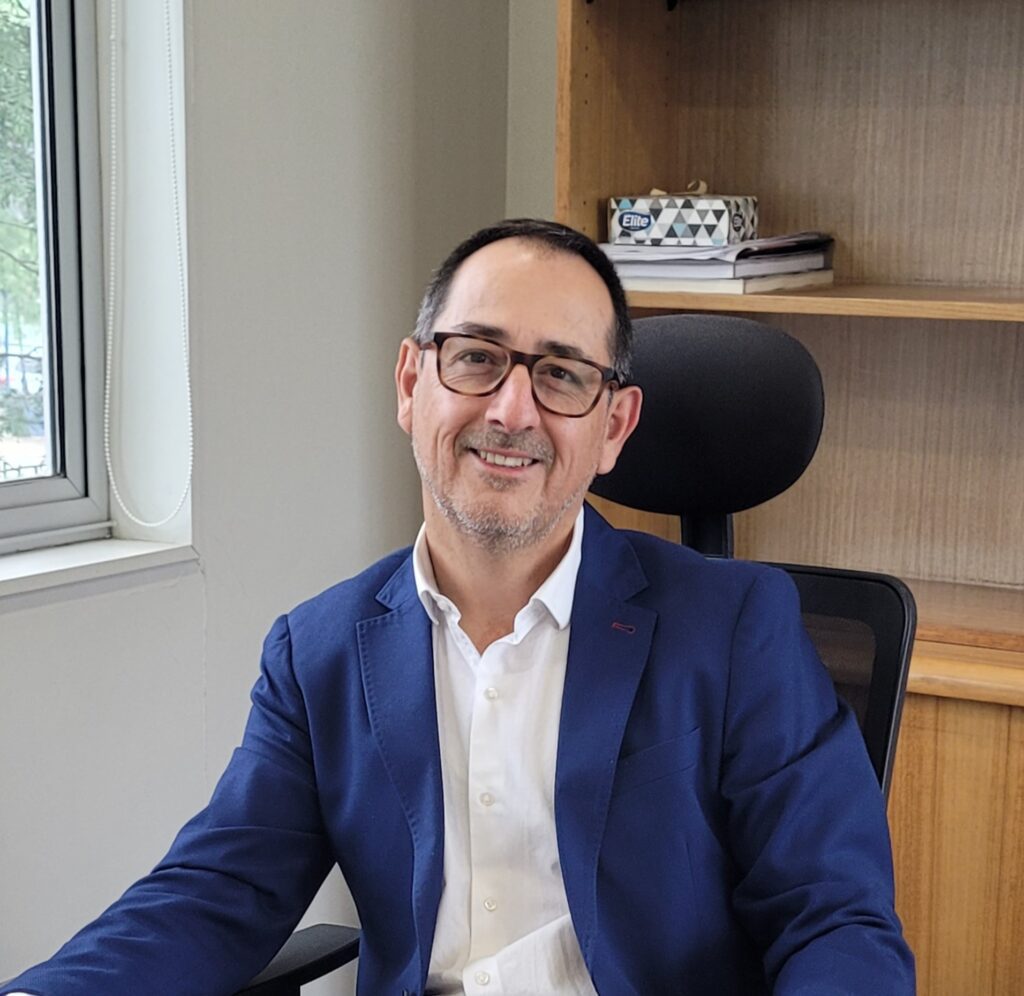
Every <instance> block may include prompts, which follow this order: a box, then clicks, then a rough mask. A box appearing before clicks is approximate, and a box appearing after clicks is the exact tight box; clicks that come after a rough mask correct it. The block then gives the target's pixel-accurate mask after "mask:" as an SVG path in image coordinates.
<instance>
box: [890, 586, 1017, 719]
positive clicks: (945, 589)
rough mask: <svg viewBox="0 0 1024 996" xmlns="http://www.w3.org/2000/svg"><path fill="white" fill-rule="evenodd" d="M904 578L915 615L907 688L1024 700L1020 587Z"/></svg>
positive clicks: (973, 698) (1005, 701)
mask: <svg viewBox="0 0 1024 996" xmlns="http://www.w3.org/2000/svg"><path fill="white" fill-rule="evenodd" d="M907 584H908V585H909V587H910V590H911V591H912V592H913V593H914V598H915V600H916V601H917V615H918V622H917V638H916V640H915V643H914V654H913V658H912V659H911V663H910V676H909V679H908V681H907V691H909V692H911V693H914V694H918V695H937V696H939V697H942V698H956V699H967V700H970V701H973V702H991V703H998V704H1000V705H1012V706H1024V590H1021V589H1016V588H995V587H989V586H986V585H977V584H957V583H952V582H945V581H908V582H907Z"/></svg>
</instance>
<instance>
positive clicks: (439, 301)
mask: <svg viewBox="0 0 1024 996" xmlns="http://www.w3.org/2000/svg"><path fill="white" fill-rule="evenodd" d="M503 239H526V240H527V241H529V242H535V243H537V244H539V245H542V246H546V247H548V248H549V249H551V250H553V251H555V252H564V253H570V254H572V255H575V256H579V257H580V259H582V260H583V261H584V262H586V263H589V264H590V267H591V269H593V270H594V271H595V272H596V273H597V275H598V276H599V277H600V278H601V280H602V281H603V282H604V285H605V287H607V288H608V293H609V295H610V296H611V299H612V308H613V309H614V312H615V321H614V322H613V324H612V327H611V328H610V329H609V331H608V351H609V353H610V354H611V357H612V368H613V369H614V370H615V376H616V378H617V379H618V381H619V383H620V384H625V383H627V382H628V380H629V373H630V366H631V361H632V355H633V324H632V322H631V321H630V318H629V307H628V306H627V304H626V295H625V293H624V292H623V290H622V284H621V283H619V278H618V275H617V274H616V272H615V267H614V266H612V264H611V261H610V260H609V259H608V257H607V256H606V255H605V254H604V253H603V252H602V251H601V250H600V249H599V248H598V246H597V245H596V244H595V243H594V241H593V240H592V239H590V238H588V237H587V236H586V235H584V234H583V233H582V232H577V231H576V230H575V229H574V228H569V227H568V226H567V225H560V224H559V223H558V222H556V221H542V220H540V219H537V218H510V219H508V220H506V221H499V222H498V223H497V224H494V225H489V226H488V227H487V228H481V229H480V231H478V232H474V233H473V234H472V235H470V236H469V238H467V239H465V240H464V241H462V242H460V243H459V244H458V245H457V246H456V247H455V248H454V249H453V250H452V251H451V253H450V254H449V255H448V257H447V259H445V261H444V262H443V263H442V264H441V265H440V266H439V267H438V268H437V271H436V272H435V273H434V276H433V278H432V279H431V281H430V283H429V284H428V285H427V290H426V293H424V295H423V301H422V303H421V304H420V310H419V315H418V316H417V318H416V330H415V332H414V333H413V338H414V339H415V340H416V341H417V342H421V343H422V342H426V341H427V340H428V339H429V338H430V336H431V335H432V333H433V332H434V331H435V329H434V322H435V321H436V320H437V316H438V314H439V313H440V312H441V309H442V308H443V307H444V303H445V301H446V300H447V297H448V288H449V287H450V286H451V283H452V280H453V278H454V277H455V274H456V272H457V271H458V269H459V267H460V266H461V265H462V264H463V263H464V262H465V261H466V260H467V259H468V258H469V257H470V256H472V255H473V253H475V252H476V251H477V250H478V249H483V247H484V246H486V245H490V244H491V243H492V242H500V241H502V240H503Z"/></svg>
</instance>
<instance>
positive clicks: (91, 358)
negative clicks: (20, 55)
mask: <svg viewBox="0 0 1024 996" xmlns="http://www.w3.org/2000/svg"><path fill="white" fill-rule="evenodd" d="M36 9H37V17H38V18H39V21H38V24H39V31H38V37H37V46H36V51H35V52H34V53H33V60H34V64H35V65H37V66H39V67H41V72H39V73H38V74H37V80H38V96H39V106H40V108H41V109H42V112H43V119H42V123H41V126H40V125H39V124H38V123H37V129H36V134H37V136H40V141H39V151H38V152H37V155H39V156H40V159H41V160H42V163H43V167H42V169H41V170H40V173H39V175H41V177H42V183H43V185H44V187H45V190H44V196H43V197H41V198H40V199H39V202H40V204H41V208H42V210H44V211H45V213H46V224H45V226H43V233H44V241H45V245H43V244H41V246H40V256H41V262H42V261H45V265H46V267H47V275H48V281H47V288H46V295H47V300H46V301H43V302H42V308H41V310H42V312H43V314H45V315H46V325H47V334H48V340H49V348H50V362H49V366H50V368H51V371H52V376H53V379H54V381H57V380H59V383H60V390H59V392H58V403H57V405H55V418H56V419H57V420H58V430H57V443H58V446H57V451H56V453H55V464H57V468H58V473H57V474H55V475H53V476H48V477H44V478H37V479H28V480H24V481H17V482H4V483H2V484H0V554H4V553H10V552H15V551H19V550H29V549H35V548H38V547H43V546H53V545H57V544H60V543H67V542H70V541H74V540H85V539H96V538H104V537H107V536H109V535H110V527H111V523H110V521H109V519H108V516H109V505H108V492H107V480H106V465H105V459H104V456H103V417H104V415H103V407H104V406H103V386H104V385H103V378H104V352H105V350H104V336H103V331H104V325H103V292H102V288H103V283H102V281H103V244H102V222H101V213H100V204H101V197H100V126H99V108H98V103H97V100H98V98H97V92H98V91H97V57H96V53H97V46H96V20H95V6H94V3H93V0H36Z"/></svg>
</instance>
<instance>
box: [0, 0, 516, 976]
mask: <svg viewBox="0 0 1024 996" xmlns="http://www.w3.org/2000/svg"><path fill="white" fill-rule="evenodd" d="M185 40H186V60H187V65H186V81H185V91H186V116H187V148H188V195H187V204H188V227H189V284H190V294H191V301H190V320H191V342H192V368H193V375H194V379H195V413H196V433H197V435H196V472H195V484H194V494H193V503H192V507H193V536H194V545H195V546H196V548H197V549H198V550H199V553H200V561H199V563H198V565H191V566H189V565H186V566H177V567H172V568H165V569H161V570H154V571H151V572H149V573H148V574H144V575H131V576H128V577H125V578H121V579H117V580H112V581H105V582H94V583H92V584H90V585H83V586H80V587H77V588H69V589H65V590H61V591H57V592H52V591H51V592H49V593H46V594H45V595H34V596H25V597H22V598H13V599H8V600H6V601H4V602H0V891H2V894H3V897H4V900H3V930H2V931H0V979H2V978H6V977H7V976H9V975H12V974H14V973H15V972H16V971H18V970H19V969H20V968H22V967H24V966H25V965H26V964H28V963H30V962H32V961H34V960H37V959H39V958H42V957H45V956H46V955H47V954H48V953H49V952H50V951H51V950H52V949H53V948H54V947H55V946H56V945H57V944H59V942H60V941H61V940H62V939H64V938H65V937H66V936H68V935H69V934H70V933H71V932H72V931H73V930H74V929H75V928H76V927H77V926H79V925H80V924H81V923H83V922H84V921H85V920H86V919H88V918H90V917H91V916H92V915H94V914H95V913H96V912H98V911H99V910H100V909H101V908H102V907H103V906H104V905H105V904H106V903H107V902H109V901H110V900H112V899H113V898H115V896H116V895H117V894H118V893H119V892H120V890H122V889H123V888H124V887H125V886H126V885H128V884H129V883H130V882H131V881H132V880H133V879H134V878H135V877H136V876H137V875H139V874H140V873H142V872H144V871H146V870H148V868H149V867H150V866H151V865H152V864H153V863H154V862H155V861H156V860H157V858H158V857H159V856H160V855H161V854H162V852H163V849H164V848H165V847H166V846H167V844H168V843H169V841H170V839H171V837H172V836H173V833H174V831H175V830H176V829H177V827H178V826H179V825H180V824H181V823H182V822H183V821H184V820H185V819H186V818H187V817H188V816H189V815H191V813H192V812H193V811H195V810H196V809H197V808H199V807H200V806H201V805H202V804H203V803H204V801H205V799H206V797H207V794H208V792H209V790H210V788H211V787H212V784H213V782H214V781H215V779H216V777H217V775H218V773H219V771H220V770H221V768H222V767H223V764H224V762H225V761H226V759H227V757H228V754H229V752H230V750H231V748H232V746H233V745H234V744H235V743H236V742H237V739H238V737H239V735H240V732H241V727H242V724H243V722H244V718H245V714H246V707H247V700H246V696H247V692H248V689H249V687H250V686H251V684H252V682H253V680H254V679H255V676H256V669H257V662H258V653H259V646H260V642H261V640H262V636H263V634H264V632H265V631H266V629H267V627H268V626H269V624H270V623H271V621H272V620H273V618H274V616H275V615H276V614H278V613H279V612H281V611H283V610H285V609H287V608H289V607H290V606H292V605H293V604H295V603H296V602H297V601H299V600H300V599H302V598H305V597H307V596H309V595H311V594H313V593H314V592H316V591H317V590H319V589H320V588H322V587H324V586H325V585H327V584H329V583H331V582H333V581H334V580H337V579H338V578H340V577H342V576H345V575H346V574H349V573H351V572H353V571H356V570H358V569H359V568H360V567H362V566H363V565H365V564H366V563H367V562H368V561H370V560H371V559H373V558H375V557H376V556H378V555H379V554H381V553H383V552H385V551H386V550H388V549H390V548H393V547H394V546H396V545H399V544H403V543H406V542H409V541H410V540H411V539H412V538H413V536H414V533H415V528H416V526H417V523H418V516H419V511H418V501H419V499H418V486H417V484H416V479H415V473H414V470H413V468H412V464H411V460H410V459H409V457H408V448H407V445H406V443H405V438H404V436H402V435H401V433H400V432H399V430H398V429H397V428H395V426H394V417H393V399H392V393H393V392H392V386H391V366H392V363H393V357H394V355H395V351H396V348H397V344H398V342H399V340H400V338H401V336H402V335H403V334H405V333H406V332H407V331H408V330H409V329H410V328H411V325H412V321H413V317H414V314H415V307H416V303H417V301H418V297H419V294H420V292H421V289H422V287H423V285H424V283H425V281H426V280H427V278H428V276H429V273H430V270H431V268H432V267H433V266H434V265H435V264H436V263H437V262H439V260H440V257H441V256H442V255H443V254H444V253H445V252H446V251H447V250H448V249H449V248H450V247H451V246H452V245H454V243H455V242H456V241H457V240H458V239H459V238H460V237H461V236H463V235H465V234H467V233H468V232H469V231H471V230H473V229H474V228H476V227H478V226H480V225H482V224H485V223H486V222H488V221H491V220H494V219H496V218H498V217H500V216H501V215H502V214H503V213H504V206H505V197H506V165H505V146H506V135H507V116H506V112H507V82H508V80H507V68H508V67H507V58H508V49H507V45H508V5H507V2H499V0H488V2H487V3H479V2H477V0H432V2H431V3H429V4H427V3H421V2H419V0H386V2H385V0H382V2H374V3H367V2H361V0H346V2H342V0H320V2H312V0H310V2H306V3H302V4H298V3H281V2H277V0H261V2H254V0H219V2H217V3H208V2H205V0H203V2H196V3H189V4H188V5H187V6H186V12H185ZM335 892H336V890H335V891H332V894H331V895H330V896H329V897H328V898H327V899H325V900H322V901H321V906H322V907H323V908H326V911H327V912H328V913H331V914H333V913H334V912H337V908H338V907H343V906H344V902H343V901H342V900H339V899H337V898H336V894H335Z"/></svg>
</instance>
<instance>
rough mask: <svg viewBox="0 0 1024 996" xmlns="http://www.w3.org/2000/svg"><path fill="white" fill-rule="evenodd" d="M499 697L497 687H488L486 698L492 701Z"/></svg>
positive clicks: (485, 693)
mask: <svg viewBox="0 0 1024 996" xmlns="http://www.w3.org/2000/svg"><path fill="white" fill-rule="evenodd" d="M497 697H498V689H497V688H488V689H486V690H485V691H484V698H486V699H490V700H491V701H492V702H493V701H494V700H495V699H496V698H497Z"/></svg>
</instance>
